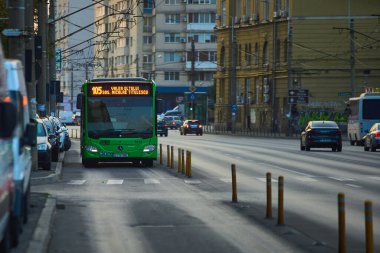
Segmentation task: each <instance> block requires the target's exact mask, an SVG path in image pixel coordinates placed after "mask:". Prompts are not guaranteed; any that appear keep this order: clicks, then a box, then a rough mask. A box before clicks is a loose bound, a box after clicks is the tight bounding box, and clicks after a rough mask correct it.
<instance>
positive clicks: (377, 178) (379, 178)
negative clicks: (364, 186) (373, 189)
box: [368, 177, 380, 180]
mask: <svg viewBox="0 0 380 253" xmlns="http://www.w3.org/2000/svg"><path fill="white" fill-rule="evenodd" d="M368 178H369V179H373V180H380V177H368Z"/></svg>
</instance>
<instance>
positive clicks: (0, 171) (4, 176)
mask: <svg viewBox="0 0 380 253" xmlns="http://www.w3.org/2000/svg"><path fill="white" fill-rule="evenodd" d="M1 54H2V52H1V44H0V57H1ZM0 67H1V66H0ZM1 74H2V73H1V70H0V76H1ZM0 78H1V77H0ZM2 83H3V82H2V81H0V90H1V88H2V87H1V85H2ZM15 114H16V108H15V107H14V105H13V104H11V103H9V102H2V94H0V150H1V152H0V160H1V162H0V189H1V191H0V206H1V207H2V208H0V252H9V250H10V246H11V241H12V237H11V219H10V217H11V215H12V214H11V212H12V211H11V207H12V205H13V198H12V196H14V187H13V182H12V180H13V179H12V174H13V151H12V142H13V140H12V137H13V133H14V132H15V131H14V129H15V127H16V123H17V121H16V117H14V115H15Z"/></svg>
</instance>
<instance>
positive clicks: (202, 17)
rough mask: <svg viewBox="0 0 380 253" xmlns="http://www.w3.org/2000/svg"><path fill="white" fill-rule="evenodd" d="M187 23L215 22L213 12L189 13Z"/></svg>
mask: <svg viewBox="0 0 380 253" xmlns="http://www.w3.org/2000/svg"><path fill="white" fill-rule="evenodd" d="M189 23H200V24H212V23H215V13H189Z"/></svg>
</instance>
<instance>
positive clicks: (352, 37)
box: [350, 19, 356, 97]
mask: <svg viewBox="0 0 380 253" xmlns="http://www.w3.org/2000/svg"><path fill="white" fill-rule="evenodd" d="M350 45H351V57H350V66H351V93H352V96H353V97H355V96H356V87H355V79H356V73H355V30H354V19H350Z"/></svg>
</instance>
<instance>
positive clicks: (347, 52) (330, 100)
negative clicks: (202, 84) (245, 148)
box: [215, 0, 380, 132]
mask: <svg viewBox="0 0 380 253" xmlns="http://www.w3.org/2000/svg"><path fill="white" fill-rule="evenodd" d="M379 7H380V3H379V2H378V1H375V0H366V1H359V0H349V1H347V0H339V1H334V2H331V1H325V0H315V1H308V2H307V3H305V2H304V1H301V0H278V1H269V0H264V1H259V0H241V1H232V0H219V1H218V16H217V26H216V29H215V32H216V34H217V38H218V48H217V50H218V71H217V74H216V92H217V95H216V97H217V101H216V104H215V108H216V110H215V121H216V125H217V126H223V127H225V126H227V127H236V128H261V129H263V128H265V129H268V130H272V131H280V132H287V131H288V130H289V129H293V130H297V131H298V130H299V129H300V128H301V127H302V125H303V123H304V122H301V121H300V118H301V116H302V117H303V118H304V117H305V115H306V116H307V115H309V114H313V115H314V116H315V115H317V116H318V117H320V118H321V119H322V118H323V119H332V120H336V121H338V122H339V123H342V124H344V121H345V120H346V118H345V115H344V111H345V101H347V100H348V98H349V97H351V96H356V95H359V94H360V93H362V92H364V90H365V88H367V87H379V84H380V68H379V66H380V58H379V56H378V55H380V47H379V39H380V33H379V24H380V23H379V21H378V16H376V15H375V13H373V10H376V9H379Z"/></svg>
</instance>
